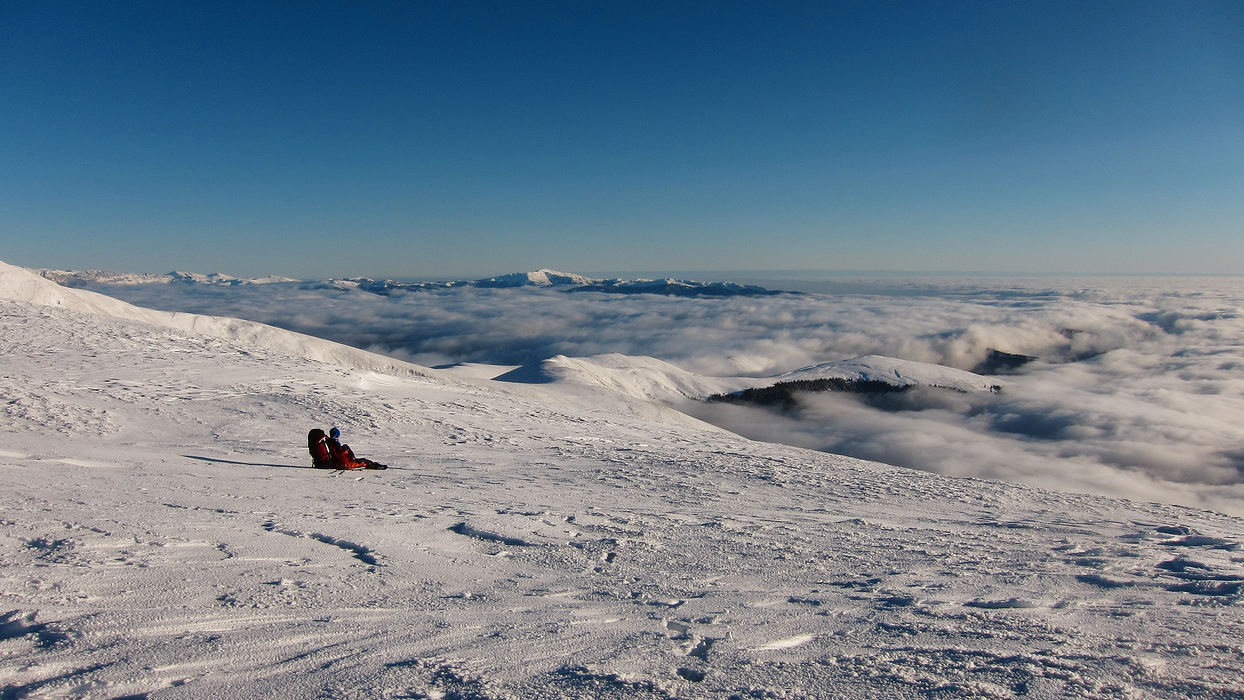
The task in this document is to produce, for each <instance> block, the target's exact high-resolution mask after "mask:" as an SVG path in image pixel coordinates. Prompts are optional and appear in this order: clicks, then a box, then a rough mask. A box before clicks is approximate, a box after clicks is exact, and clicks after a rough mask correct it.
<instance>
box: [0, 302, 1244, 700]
mask: <svg viewBox="0 0 1244 700" xmlns="http://www.w3.org/2000/svg"><path fill="white" fill-rule="evenodd" d="M0 322H2V323H3V325H4V332H3V333H0V356H2V357H3V358H4V359H3V370H2V371H0V407H3V410H4V413H5V416H6V418H5V422H4V433H3V434H4V437H5V443H6V444H5V447H4V450H3V451H0V480H3V484H4V499H5V502H4V508H3V512H2V515H0V562H2V564H0V579H2V581H3V586H2V587H0V591H2V592H0V595H2V596H3V600H2V601H0V660H2V661H3V663H0V697H2V698H5V699H7V698H61V697H66V698H68V697H74V698H121V697H144V698H145V697H150V698H221V697H235V698H266V697H282V698H321V697H333V698H337V697H341V698H347V697H348V698H355V697H357V698H425V697H426V698H433V697H441V698H472V699H480V698H674V697H678V698H732V697H737V698H827V697H841V698H855V697H858V698H865V697H882V696H884V697H900V698H902V697H912V698H916V697H1017V696H1030V697H1065V696H1072V697H1119V698H1126V697H1220V698H1228V697H1244V691H1241V689H1240V682H1241V681H1240V679H1241V678H1242V677H1244V649H1242V648H1241V643H1242V642H1241V638H1242V637H1241V633H1242V632H1244V615H1241V610H1242V609H1244V608H1242V607H1241V606H1240V601H1241V599H1242V598H1244V596H1242V595H1241V590H1242V589H1244V553H1242V552H1241V547H1240V543H1241V542H1244V523H1242V522H1241V521H1240V520H1239V519H1236V518H1232V517H1228V516H1225V515H1222V514H1218V513H1214V512H1210V511H1201V510H1194V509H1188V508H1182V507H1177V506H1169V505H1158V504H1149V503H1138V502H1129V501H1122V500H1112V499H1107V498H1099V497H1093V496H1084V495H1075V494H1065V493H1054V492H1048V491H1042V490H1038V489H1033V488H1027V487H1023V486H1019V485H1013V484H1005V483H1000V482H990V481H981V480H974V479H955V478H947V477H940V476H936V475H931V474H927V473H921V472H914V471H908V470H902V469H896V468H891V467H887V466H884V465H876V464H871V463H866V462H861V461H858V460H853V459H849V458H843V457H836V456H833V455H826V454H821V453H816V452H810V451H804V450H800V449H796V448H791V447H785V446H780V445H772V444H765V443H756V442H751V441H748V440H746V439H743V438H741V437H738V436H735V435H731V434H728V433H724V432H721V431H719V430H714V429H710V428H708V427H707V426H705V427H703V428H696V427H694V426H691V425H687V424H686V423H685V422H677V421H667V422H654V421H652V420H647V419H645V418H642V417H636V416H635V415H633V414H623V413H615V412H610V411H607V410H603V409H593V408H591V407H590V406H589V405H587V404H586V403H585V401H584V400H583V398H582V397H581V396H580V397H577V398H576V399H575V400H574V401H569V400H566V401H562V400H560V399H559V398H558V395H557V394H556V392H555V391H553V390H550V389H545V388H540V387H525V386H521V385H515V386H512V387H507V388H506V389H505V390H504V391H494V390H490V389H487V388H485V387H482V386H478V385H472V384H456V383H452V382H449V381H444V380H440V379H437V378H428V377H393V376H388V375H380V374H375V373H373V372H368V371H363V370H357V369H348V368H344V367H339V366H334V365H330V364H323V363H318V362H314V361H310V360H305V359H299V358H293V357H290V356H287V355H282V354H280V353H278V352H275V351H268V350H264V349H262V348H257V347H254V346H247V345H245V344H243V343H240V342H237V341H229V340H223V339H217V338H209V337H203V336H196V335H192V334H189V333H184V332H180V331H174V330H168V329H164V328H159V327H155V326H148V325H144V324H140V323H136V322H131V321H124V320H119V319H113V318H107V317H103V316H96V315H90V314H82V313H77V312H73V311H68V310H63V309H57V308H46V307H36V306H31V305H28V304H24V303H17V302H8V301H0ZM602 405H604V404H602ZM334 424H335V425H339V426H341V428H342V430H343V432H344V433H345V436H346V438H347V439H348V441H350V442H351V443H352V444H353V445H354V447H355V450H356V451H357V452H358V453H359V454H360V455H361V456H367V457H373V458H375V459H378V460H380V461H382V462H387V463H389V464H390V465H391V466H392V467H394V469H391V470H389V471H387V472H367V473H344V474H340V475H333V474H332V473H330V472H325V471H319V470H313V469H310V468H307V467H309V464H308V461H309V458H308V456H307V455H306V448H305V447H304V446H303V437H304V436H305V434H306V432H307V430H308V429H309V428H310V427H314V426H320V427H328V426H329V425H334ZM215 460H218V461H215Z"/></svg>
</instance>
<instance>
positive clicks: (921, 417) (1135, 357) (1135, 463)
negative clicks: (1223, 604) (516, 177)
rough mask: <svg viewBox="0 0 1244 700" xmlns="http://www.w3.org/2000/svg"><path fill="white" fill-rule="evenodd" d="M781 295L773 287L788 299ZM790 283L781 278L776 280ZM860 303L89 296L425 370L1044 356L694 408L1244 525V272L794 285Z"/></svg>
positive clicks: (711, 417) (236, 293) (971, 362)
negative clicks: (911, 385) (970, 378)
mask: <svg viewBox="0 0 1244 700" xmlns="http://www.w3.org/2000/svg"><path fill="white" fill-rule="evenodd" d="M774 284H775V283H773V282H771V283H770V285H771V286H773V285H774ZM776 284H777V286H779V288H782V286H781V284H780V283H776ZM827 286H830V287H834V288H837V289H840V290H849V291H850V292H851V293H844V294H816V293H811V294H802V295H781V296H775V297H733V298H706V299H694V298H693V299H688V298H678V297H664V296H655V295H631V296H623V295H608V294H601V293H567V292H565V291H560V290H557V289H549V288H536V287H520V288H512V289H481V288H475V287H459V288H453V289H443V290H437V291H411V292H403V291H397V292H394V293H393V294H390V295H388V296H382V295H378V294H373V293H370V292H366V291H361V290H357V289H340V288H337V287H336V286H333V285H331V284H325V283H318V282H303V283H281V284H265V285H239V286H211V285H202V284H179V283H174V284H140V285H93V286H92V288H93V289H95V290H97V291H101V292H104V293H106V294H110V295H113V296H117V297H120V298H123V299H125V300H127V301H130V302H133V303H136V304H140V305H143V306H150V307H154V308H160V309H165V310H176V311H193V312H198V313H208V314H215V315H226V316H237V317H241V318H247V319H251V320H255V321H260V322H264V323H270V324H273V325H276V326H280V327H283V328H288V329H291V330H295V331H299V332H303V333H309V334H313V335H317V336H320V337H324V338H329V339H332V340H337V341H340V342H343V343H347V344H350V345H354V346H357V347H363V348H368V349H372V350H377V351H380V352H384V353H387V354H390V355H393V356H396V357H400V358H403V359H408V360H411V361H414V362H418V363H421V364H426V365H432V366H435V365H442V364H448V363H453V362H482V363H491V364H503V365H518V364H525V363H530V362H535V361H539V360H542V359H545V358H547V357H551V356H553V355H558V354H563V355H569V356H587V355H593V354H599V353H606V352H618V353H623V354H628V355H649V356H652V357H657V358H660V359H662V360H666V361H668V362H671V363H674V364H676V365H678V366H681V367H683V368H684V369H687V370H691V371H694V372H699V373H702V374H711V375H730V376H737V375H748V376H768V375H773V374H777V373H780V372H784V371H788V370H792V369H797V368H799V367H802V366H806V365H810V364H815V363H820V362H827V361H831V360H839V359H846V358H850V357H855V356H859V355H865V354H878V355H888V356H892V357H899V358H903V359H909V360H918V361H922V362H932V363H939V364H944V365H948V366H951V367H957V368H960V369H968V370H970V369H973V368H974V367H976V366H977V365H978V364H979V363H980V362H982V361H983V360H984V359H985V357H986V355H987V354H988V352H989V350H990V349H997V350H1001V351H1004V352H1009V353H1019V354H1024V355H1030V356H1035V357H1037V358H1039V359H1038V360H1036V361H1034V362H1032V363H1029V364H1028V365H1025V366H1024V367H1022V368H1020V369H1019V370H1018V371H1016V372H1015V373H1014V374H1010V375H1007V376H1005V377H1003V379H1005V380H1006V381H1007V382H1009V384H1007V385H1006V386H1005V388H1004V390H1003V391H1002V392H1001V393H999V394H959V393H956V392H950V391H946V390H938V389H921V390H917V391H913V392H908V393H906V394H900V395H886V396H879V397H866V396H853V395H844V394H828V393H827V394H814V395H811V394H810V395H804V396H803V397H802V398H801V400H800V402H799V403H798V405H797V406H796V407H795V408H793V409H790V410H787V411H784V412H779V411H776V410H772V409H766V408H756V407H747V406H735V405H726V404H694V403H689V404H688V405H686V406H682V407H680V408H682V409H684V410H686V411H688V412H690V413H692V414H694V415H696V416H698V417H700V418H703V419H705V420H707V421H710V422H712V423H715V424H717V425H720V426H723V427H726V428H728V429H730V430H733V431H735V432H738V433H740V434H743V435H746V436H748V437H752V438H755V439H760V440H769V441H775V442H783V443H788V444H793V445H798V446H802V447H809V448H813V449H818V450H827V451H831V452H837V453H841V454H847V455H851V456H855V457H861V458H865V459H873V460H878V461H882V462H888V463H891V464H897V465H901V466H906V467H912V468H916V469H924V470H928V471H934V472H939V473H943V474H954V475H960V476H975V477H982V478H995V479H1005V480H1009V481H1016V482H1021V483H1027V484H1032V485H1037V486H1043V487H1049V488H1057V489H1067V490H1075V491H1085V492H1091V493H1099V494H1107V495H1114V496H1121V497H1127V498H1138V499H1144V500H1159V501H1166V502H1174V503H1182V504H1186V505H1193V506H1202V507H1209V508H1215V509H1218V510H1224V511H1228V512H1232V513H1236V514H1244V310H1242V307H1244V279H1242V278H1166V277H1153V278H1113V279H1111V278H1105V279H1088V278H1070V279H1031V280H1018V279H992V280H991V279H966V280H954V279H934V278H926V279H920V280H907V281H904V280H896V279H887V280H872V281H868V280H861V281H856V282H851V283H849V284H848V283H843V282H837V283H833V284H830V283H822V284H820V285H819V286H818V284H817V283H815V282H808V281H803V282H793V281H792V282H790V283H789V284H787V285H786V286H785V288H804V289H825V288H827Z"/></svg>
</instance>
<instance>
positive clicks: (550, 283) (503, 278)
mask: <svg viewBox="0 0 1244 700" xmlns="http://www.w3.org/2000/svg"><path fill="white" fill-rule="evenodd" d="M36 273H37V274H39V275H40V276H42V277H44V278H46V279H49V280H52V281H53V282H56V283H57V284H61V285H64V286H68V287H85V286H89V285H100V286H107V285H137V284H172V283H179V284H202V285H213V286H238V285H250V284H282V283H298V282H300V280H296V279H292V278H289V277H278V276H269V277H258V278H241V277H232V276H230V275H224V274H221V273H219V272H213V273H211V274H206V275H205V274H201V273H197V272H169V273H167V274H163V275H156V274H147V273H128V272H109V271H105V270H83V271H69V270H48V269H43V270H36ZM304 284H310V285H312V286H318V287H327V288H337V289H357V290H361V291H365V292H371V293H373V294H380V295H389V294H393V293H402V292H423V291H434V290H438V289H453V288H457V287H478V288H481V289H511V288H516V287H549V288H557V289H561V290H562V291H567V292H601V293H605V294H660V295H664V296H683V297H729V296H772V295H775V294H797V292H782V291H776V290H771V289H765V288H764V287H757V286H753V285H745V284H738V283H736V282H696V281H693V280H680V279H672V278H667V279H660V280H650V279H635V280H623V279H598V278H594V277H587V276H584V275H578V274H574V273H571V272H558V271H557V270H550V269H548V268H541V269H539V270H536V271H534V272H514V273H510V274H507V275H498V276H496V277H487V278H484V279H478V280H457V281H453V282H417V283H407V282H395V281H393V280H375V279H372V278H370V277H351V278H343V279H329V280H324V281H320V282H305V283H304Z"/></svg>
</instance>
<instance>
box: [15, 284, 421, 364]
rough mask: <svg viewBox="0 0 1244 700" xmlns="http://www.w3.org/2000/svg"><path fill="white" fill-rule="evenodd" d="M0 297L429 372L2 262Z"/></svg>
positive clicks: (337, 360) (318, 356)
mask: <svg viewBox="0 0 1244 700" xmlns="http://www.w3.org/2000/svg"><path fill="white" fill-rule="evenodd" d="M0 298H3V299H10V300H13V301H22V302H26V303H29V304H37V305H39V306H56V307H60V308H63V309H68V310H71V311H80V312H86V313H92V314H100V315H104V316H111V317H113V318H121V319H126V320H130V321H138V322H141V323H149V324H152V325H156V326H163V327H165V328H174V329H177V330H181V331H188V332H191V333H198V334H201V335H207V336H211V337H214V338H223V339H228V340H238V341H242V342H244V343H248V344H252V345H255V346H257V347H263V348H267V349H269V350H275V351H277V352H282V353H286V354H289V355H292V356H295V357H303V358H306V359H309V360H316V361H319V362H328V363H332V364H338V365H342V366H345V367H355V368H358V369H369V370H374V371H378V372H396V373H401V374H420V375H425V376H430V374H431V372H430V371H429V370H428V369H427V368H425V367H420V366H419V365H414V364H411V363H408V362H402V361H401V360H395V359H393V358H390V357H385V356H383V355H377V354H375V353H371V352H367V351H365V350H359V349H357V348H352V347H349V346H347V345H342V344H340V343H334V342H332V341H328V340H321V339H319V338H312V337H311V336H307V335H303V334H301V333H294V332H292V331H286V330H282V329H280V328H275V327H273V326H267V325H264V324H262V323H255V322H253V321H244V320H242V319H237V318H221V317H217V316H205V315H202V314H188V313H177V312H169V311H156V310H153V309H144V308H142V307H138V306H134V305H132V304H127V303H125V302H123V301H120V300H118V299H114V298H112V297H109V296H105V295H103V294H98V293H95V292H90V291H86V290H81V289H69V288H66V287H61V286H59V285H58V284H56V283H55V282H52V281H51V280H49V279H46V278H44V277H41V276H39V275H36V274H34V273H32V272H30V271H29V270H26V269H25V268H20V267H16V266H13V265H9V264H7V263H4V262H0Z"/></svg>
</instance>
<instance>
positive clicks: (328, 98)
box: [0, 0, 1244, 278]
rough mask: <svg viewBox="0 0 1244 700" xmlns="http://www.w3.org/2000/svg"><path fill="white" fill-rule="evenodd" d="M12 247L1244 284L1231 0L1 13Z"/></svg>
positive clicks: (1241, 91) (28, 9)
mask: <svg viewBox="0 0 1244 700" xmlns="http://www.w3.org/2000/svg"><path fill="white" fill-rule="evenodd" d="M0 95H4V97H3V98H2V99H0V259H3V260H5V261H7V262H11V263H15V264H20V265H26V266H31V267H60V268H74V269H82V268H109V269H120V270H134V271H153V272H164V271H167V270H170V269H188V270H195V271H205V272H206V271H221V272H227V273H231V274H237V275H261V274H285V275H289V276H295V277H317V276H329V275H334V276H346V275H368V276H374V277H396V278H409V277H444V278H449V277H462V276H467V277H469V276H485V275H493V274H499V273H504V272H510V271H517V270H527V269H534V268H538V267H545V266H547V267H554V268H558V269H565V270H570V271H581V272H606V271H627V270H675V269H676V270H706V271H711V270H739V269H748V270H763V269H783V270H791V269H832V270H896V271H902V270H910V271H989V272H992V271H998V272H1020V273H1040V272H1086V273H1088V272H1107V273H1126V272H1148V273H1244V5H1241V4H1239V3H1238V2H1222V3H1216V2H1187V3H1171V2H1119V3H1113V2H1040V3H1023V2H980V3H977V2H937V3H933V2H927V3H905V2H900V3H885V2H859V3H851V2H843V3H830V2H809V3H797V2H788V3H781V2H763V3H762V2H754V3H752V2H712V3H692V2H686V3H650V4H649V3H640V2H627V3H607V2H566V3H520V2H455V3H439V2H438V3H409V2H394V3H384V2H350V3H346V2H341V3H330V2H306V3H292V2H285V3H261V2H251V3H198V2H184V3H182V2H166V1H165V2H149V3H143V2H116V3H97V2H26V1H24V0H7V1H6V2H3V3H0Z"/></svg>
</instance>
